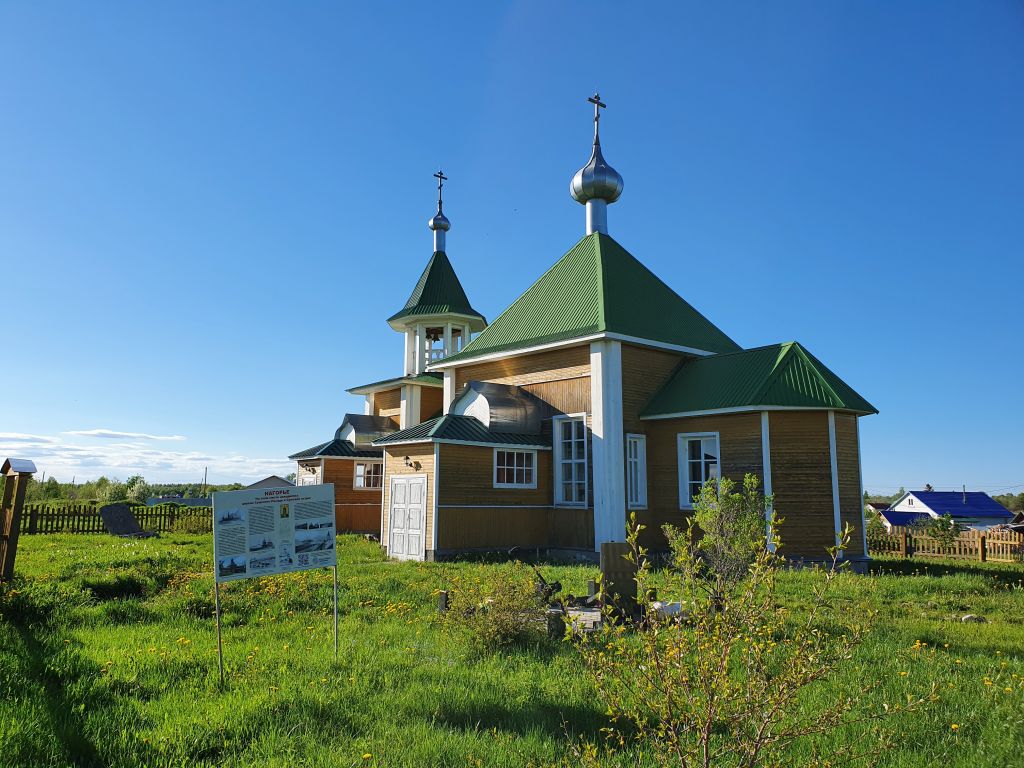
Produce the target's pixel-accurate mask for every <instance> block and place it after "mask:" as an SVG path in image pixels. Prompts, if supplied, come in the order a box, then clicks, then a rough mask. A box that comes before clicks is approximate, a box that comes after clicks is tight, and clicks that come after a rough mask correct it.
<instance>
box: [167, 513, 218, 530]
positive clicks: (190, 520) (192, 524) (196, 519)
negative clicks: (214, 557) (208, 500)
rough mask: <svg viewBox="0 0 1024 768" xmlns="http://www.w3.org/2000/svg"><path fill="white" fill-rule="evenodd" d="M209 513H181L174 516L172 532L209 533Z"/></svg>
mask: <svg viewBox="0 0 1024 768" xmlns="http://www.w3.org/2000/svg"><path fill="white" fill-rule="evenodd" d="M211 524H212V521H211V517H210V515H182V516H180V517H175V518H174V525H172V526H171V531H172V532H173V533H210V526H211Z"/></svg>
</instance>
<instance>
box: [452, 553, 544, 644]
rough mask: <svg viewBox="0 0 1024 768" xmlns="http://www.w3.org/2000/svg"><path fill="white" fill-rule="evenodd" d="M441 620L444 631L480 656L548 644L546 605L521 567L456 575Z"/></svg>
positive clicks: (489, 569) (529, 574) (484, 569)
mask: <svg viewBox="0 0 1024 768" xmlns="http://www.w3.org/2000/svg"><path fill="white" fill-rule="evenodd" d="M441 621H442V623H443V625H444V626H445V628H446V629H447V630H448V631H450V632H453V633H457V634H460V635H464V636H465V637H466V639H467V640H468V641H469V644H470V646H471V647H472V648H473V649H474V650H475V651H476V652H478V653H493V652H495V651H500V650H508V649H511V648H515V647H536V646H538V645H541V644H543V643H545V642H546V641H547V606H546V605H544V603H543V602H542V601H541V599H540V596H539V594H538V592H537V587H536V584H535V583H534V579H533V574H532V572H530V571H529V570H527V569H526V568H525V567H524V566H522V565H521V564H519V563H514V564H512V565H511V566H510V567H503V568H494V567H493V566H492V567H491V568H479V569H475V570H474V571H471V572H469V573H468V574H462V575H459V576H455V577H454V578H453V579H452V582H451V584H450V585H449V590H448V610H447V612H446V613H444V614H443V615H442V617H441Z"/></svg>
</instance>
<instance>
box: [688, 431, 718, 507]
mask: <svg viewBox="0 0 1024 768" xmlns="http://www.w3.org/2000/svg"><path fill="white" fill-rule="evenodd" d="M678 440H679V508H680V509H692V508H693V497H694V496H697V495H698V494H699V493H700V488H701V486H702V485H704V482H705V481H707V480H716V481H717V480H718V478H719V477H720V476H721V455H720V454H719V451H718V433H717V432H694V433H690V434H680V435H679V436H678Z"/></svg>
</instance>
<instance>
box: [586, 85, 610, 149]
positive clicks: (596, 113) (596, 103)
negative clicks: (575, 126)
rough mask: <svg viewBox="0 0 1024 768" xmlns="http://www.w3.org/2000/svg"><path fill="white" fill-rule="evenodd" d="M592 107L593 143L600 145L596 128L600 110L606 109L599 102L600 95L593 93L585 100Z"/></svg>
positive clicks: (604, 105) (599, 119)
mask: <svg viewBox="0 0 1024 768" xmlns="http://www.w3.org/2000/svg"><path fill="white" fill-rule="evenodd" d="M587 101H589V102H590V103H591V104H593V105H594V143H595V144H600V143H601V137H600V136H599V135H598V126H599V125H600V123H601V110H602V109H608V105H607V104H605V103H604V102H603V101H601V94H600V93H598V92H597V91H594V95H593V96H591V97H590V98H589V99H587Z"/></svg>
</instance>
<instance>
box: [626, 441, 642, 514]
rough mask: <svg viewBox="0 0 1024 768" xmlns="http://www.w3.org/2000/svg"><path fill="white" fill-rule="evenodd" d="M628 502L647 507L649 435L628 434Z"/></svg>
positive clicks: (637, 506)
mask: <svg viewBox="0 0 1024 768" xmlns="http://www.w3.org/2000/svg"><path fill="white" fill-rule="evenodd" d="M626 503H627V505H628V506H629V508H630V509H647V436H646V435H626Z"/></svg>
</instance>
